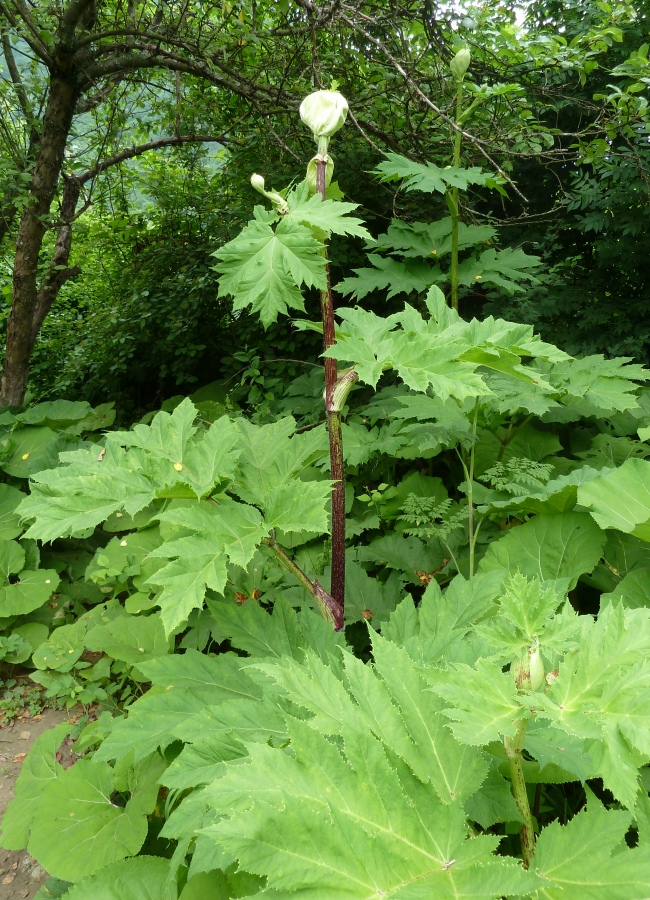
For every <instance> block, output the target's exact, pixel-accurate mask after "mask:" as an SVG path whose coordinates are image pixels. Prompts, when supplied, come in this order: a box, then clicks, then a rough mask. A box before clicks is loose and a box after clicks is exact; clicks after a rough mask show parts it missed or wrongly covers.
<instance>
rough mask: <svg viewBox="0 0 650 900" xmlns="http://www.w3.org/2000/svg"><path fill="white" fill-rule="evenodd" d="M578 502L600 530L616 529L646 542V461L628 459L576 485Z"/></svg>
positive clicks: (649, 516) (649, 473) (649, 531)
mask: <svg viewBox="0 0 650 900" xmlns="http://www.w3.org/2000/svg"><path fill="white" fill-rule="evenodd" d="M578 503H580V504H581V505H582V506H586V507H587V508H588V509H589V510H591V514H592V516H593V517H594V519H595V520H596V522H598V524H599V525H600V526H601V528H616V529H618V530H619V531H624V532H626V533H628V534H634V535H636V536H637V537H640V538H642V539H643V540H644V541H650V462H648V461H647V460H645V459H628V460H627V461H626V462H624V463H623V465H622V466H619V468H617V469H614V470H613V471H610V472H606V473H605V474H604V475H601V476H600V477H599V478H595V479H594V480H593V481H590V482H589V483H588V484H583V485H580V487H579V489H578Z"/></svg>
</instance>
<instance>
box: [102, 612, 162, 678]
mask: <svg viewBox="0 0 650 900" xmlns="http://www.w3.org/2000/svg"><path fill="white" fill-rule="evenodd" d="M84 643H85V646H86V647H87V649H88V650H93V651H101V652H103V653H106V654H107V655H108V656H110V657H111V658H112V659H120V660H123V661H124V662H126V663H130V664H131V665H136V666H139V665H140V664H141V663H142V662H144V661H145V660H147V659H152V658H155V657H156V656H164V655H165V654H166V653H168V652H169V641H168V640H167V638H166V637H165V631H164V629H163V626H162V622H161V621H160V616H158V615H152V616H130V615H128V613H123V614H122V615H119V616H116V617H115V618H112V619H110V620H109V621H107V622H105V623H102V624H100V625H95V626H94V627H93V628H91V629H90V630H89V631H87V632H86V636H85V639H84Z"/></svg>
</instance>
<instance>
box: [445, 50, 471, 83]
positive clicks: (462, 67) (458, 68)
mask: <svg viewBox="0 0 650 900" xmlns="http://www.w3.org/2000/svg"><path fill="white" fill-rule="evenodd" d="M469 60H470V53H469V50H468V49H467V47H463V49H462V50H459V51H458V53H457V54H456V56H454V58H453V59H452V61H451V62H450V63H449V68H450V69H451V74H452V75H453V76H454V78H455V79H456V81H462V79H463V75H464V74H465V72H466V71H467V69H468V68H469Z"/></svg>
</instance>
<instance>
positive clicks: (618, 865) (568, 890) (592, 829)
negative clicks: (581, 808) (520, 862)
mask: <svg viewBox="0 0 650 900" xmlns="http://www.w3.org/2000/svg"><path fill="white" fill-rule="evenodd" d="M630 821H631V815H630V814H629V813H626V812H621V811H616V810H606V809H604V808H600V809H594V810H591V809H587V811H585V812H580V813H578V815H577V816H575V817H574V818H573V819H572V820H571V821H570V822H568V823H567V824H566V825H561V824H560V823H559V822H553V823H552V824H551V825H548V826H547V827H546V828H544V829H543V830H542V833H541V834H540V836H539V838H538V841H537V847H536V849H535V857H534V860H533V864H532V867H531V868H532V871H533V872H534V873H535V874H537V875H539V876H540V877H541V878H543V879H545V883H544V884H543V886H542V887H540V889H539V891H538V894H537V896H539V897H540V898H544V900H645V898H646V897H647V896H648V884H650V850H649V848H648V847H647V846H645V847H638V848H637V849H635V850H630V849H629V847H627V846H626V843H625V834H626V832H627V830H628V828H629V826H630Z"/></svg>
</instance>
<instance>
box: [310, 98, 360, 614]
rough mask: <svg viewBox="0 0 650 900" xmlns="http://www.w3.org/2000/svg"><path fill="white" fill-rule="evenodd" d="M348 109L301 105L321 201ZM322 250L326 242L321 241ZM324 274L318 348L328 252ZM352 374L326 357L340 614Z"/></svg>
mask: <svg viewBox="0 0 650 900" xmlns="http://www.w3.org/2000/svg"><path fill="white" fill-rule="evenodd" d="M347 113H348V104H347V101H346V99H345V97H343V95H342V94H339V93H338V91H315V92H314V93H313V94H310V95H309V96H308V97H306V98H305V99H304V100H303V102H302V104H301V105H300V117H301V119H302V120H303V122H304V123H305V125H307V127H308V128H309V129H310V130H311V132H312V134H313V135H314V140H315V141H316V144H317V146H318V152H317V154H316V156H315V157H313V159H312V160H310V162H309V166H308V167H307V182H308V184H309V186H310V189H311V190H312V191H313V192H314V193H318V194H320V195H321V197H322V198H323V200H324V199H325V192H326V191H327V187H328V185H329V183H330V181H331V179H332V172H333V170H334V162H333V160H332V158H331V157H330V156H329V155H328V148H329V141H330V138H331V137H332V135H333V134H335V133H336V132H337V131H338V130H339V128H341V127H342V126H343V124H344V123H345V119H346V116H347ZM323 243H324V245H325V244H326V236H325V240H324V241H323ZM323 253H324V255H325V270H326V274H327V286H326V288H325V289H324V290H322V291H321V296H320V299H321V316H322V319H323V347H324V349H325V350H327V349H328V348H329V347H331V346H332V344H334V342H335V340H336V338H335V335H334V299H333V296H332V284H331V280H330V271H329V264H328V262H327V248H326V246H325V249H324V250H323ZM356 378H357V375H356V373H355V372H347V373H343V374H342V375H341V377H340V378H339V374H338V371H337V364H336V360H335V359H330V358H329V357H325V394H324V397H325V413H326V416H327V429H328V434H329V449H330V475H331V477H332V480H333V482H334V485H333V487H332V582H331V588H330V593H331V596H332V598H333V599H334V600H335V602H336V603H338V604H340V606H341V609H342V610H343V608H344V606H345V470H344V465H343V438H342V434H341V410H342V409H343V406H344V404H345V399H346V397H347V394H348V392H349V390H350V388H351V387H352V384H353V383H354V381H355V380H356Z"/></svg>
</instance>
